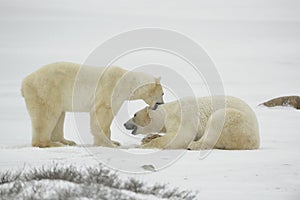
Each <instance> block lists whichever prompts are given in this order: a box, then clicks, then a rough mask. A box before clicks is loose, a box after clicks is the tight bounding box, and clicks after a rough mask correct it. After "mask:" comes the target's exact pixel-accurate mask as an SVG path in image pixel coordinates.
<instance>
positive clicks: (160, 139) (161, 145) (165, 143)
mask: <svg viewBox="0 0 300 200" xmlns="http://www.w3.org/2000/svg"><path fill="white" fill-rule="evenodd" d="M153 137H154V139H153V138H152V139H151V140H149V141H148V142H147V143H142V145H140V146H139V147H140V148H144V149H173V147H172V142H173V138H174V134H173V133H167V134H165V135H164V136H161V135H158V134H155V135H153Z"/></svg>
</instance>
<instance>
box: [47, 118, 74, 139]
mask: <svg viewBox="0 0 300 200" xmlns="http://www.w3.org/2000/svg"><path fill="white" fill-rule="evenodd" d="M64 121H65V112H62V113H61V115H60V117H59V119H58V122H57V124H56V126H55V128H54V130H53V131H52V134H51V141H53V142H60V143H62V144H65V145H76V143H75V142H73V141H71V140H66V139H65V138H64Z"/></svg>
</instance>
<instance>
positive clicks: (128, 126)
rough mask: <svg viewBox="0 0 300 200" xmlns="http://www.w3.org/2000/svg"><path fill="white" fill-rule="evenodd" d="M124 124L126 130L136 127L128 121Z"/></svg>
mask: <svg viewBox="0 0 300 200" xmlns="http://www.w3.org/2000/svg"><path fill="white" fill-rule="evenodd" d="M124 126H125V128H126V129H127V130H134V129H135V128H136V125H134V124H130V123H129V124H128V123H125V124H124Z"/></svg>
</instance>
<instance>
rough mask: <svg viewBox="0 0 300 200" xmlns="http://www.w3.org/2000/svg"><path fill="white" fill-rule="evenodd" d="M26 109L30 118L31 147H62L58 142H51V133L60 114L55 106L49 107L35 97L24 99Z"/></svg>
mask: <svg viewBox="0 0 300 200" xmlns="http://www.w3.org/2000/svg"><path fill="white" fill-rule="evenodd" d="M24 98H25V102H26V107H27V110H28V112H29V115H30V118H31V125H32V146H35V147H57V146H63V144H62V143H60V142H52V141H51V133H52V131H53V129H54V128H55V126H56V124H57V122H58V119H59V117H60V114H61V110H60V108H59V107H58V106H57V105H54V106H50V105H48V104H46V103H45V101H43V100H42V99H41V98H39V97H38V96H37V95H34V94H32V95H31V96H29V97H24Z"/></svg>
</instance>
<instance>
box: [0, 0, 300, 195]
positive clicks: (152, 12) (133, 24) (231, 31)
mask: <svg viewBox="0 0 300 200" xmlns="http://www.w3.org/2000/svg"><path fill="white" fill-rule="evenodd" d="M299 8H300V4H299V2H297V1H293V0H291V1H284V0H275V1H271V0H267V1H259V0H254V1H252V0H247V1H238V0H229V1H224V2H223V3H220V2H218V1H214V0H213V1H209V0H206V1H197V2H195V1H191V0H188V1H174V0H173V1H171V0H170V1H169V0H168V1H163V2H160V4H156V3H155V2H153V1H151V2H150V1H147V0H134V1H130V3H129V2H126V1H116V0H114V1H109V2H108V1H85V2H83V1H81V2H79V1H78V2H73V1H68V0H63V1H58V0H57V1H56V0H55V1H49V2H41V1H37V0H29V1H26V4H25V3H24V2H23V1H15V0H12V1H2V2H1V5H0V25H1V31H0V58H1V59H0V63H1V65H0V72H1V73H0V77H1V79H0V111H1V112H0V127H1V132H0V171H4V170H11V169H13V168H22V167H23V166H24V165H26V166H40V165H43V164H51V163H53V162H58V163H66V164H67V163H68V164H76V165H78V166H82V165H84V166H87V165H94V164H96V163H98V162H100V161H101V162H103V163H105V164H108V166H110V167H113V168H117V169H121V171H120V172H119V173H120V176H121V177H124V178H128V177H135V178H137V179H139V180H143V181H145V182H148V183H156V182H160V183H169V184H170V185H171V186H175V187H179V188H182V189H192V190H198V191H199V194H198V197H197V198H198V199H220V198H222V199H272V200H274V199H295V200H296V199H299V198H300V135H299V133H300V132H299V130H300V123H299V119H300V112H299V111H298V110H295V109H292V108H272V109H271V108H265V107H257V105H258V104H259V103H261V102H263V101H265V100H268V99H270V98H273V97H276V96H281V95H292V94H294V95H299V94H300V87H299V85H300V73H299V72H300V71H299V66H300V56H299V52H300V12H299ZM141 27H161V28H167V29H172V30H175V31H178V32H180V33H182V34H185V35H187V36H189V37H191V38H192V39H193V40H194V41H196V42H198V43H199V44H200V45H202V46H203V48H204V49H205V50H206V51H207V53H208V54H209V56H210V57H211V58H212V60H213V61H214V62H215V64H216V68H217V69H218V71H219V74H220V76H221V78H222V80H223V86H224V89H225V93H226V94H227V95H233V96H237V97H240V98H242V99H244V100H245V101H246V102H247V103H249V105H250V106H251V107H252V108H253V109H254V111H255V112H256V114H257V117H258V120H259V125H260V134H261V148H260V149H259V150H252V151H224V150H213V151H212V152H211V153H210V154H209V155H208V156H207V157H205V158H204V159H200V155H201V153H200V152H196V151H170V150H169V151H164V152H160V153H157V151H156V150H139V149H133V148H128V147H130V146H132V144H133V143H137V142H138V140H139V138H137V137H132V136H129V132H126V131H125V130H123V131H120V128H118V124H117V123H114V125H113V127H112V135H113V139H115V140H118V141H120V142H121V143H122V144H123V145H124V149H122V150H120V149H110V148H101V147H90V146H76V147H62V148H48V149H47V148H46V149H40V148H33V147H31V146H30V141H31V125H30V119H29V116H28V114H27V111H26V108H25V104H24V101H23V99H22V97H21V95H20V85H21V80H22V78H24V77H25V76H26V75H27V74H29V73H31V72H32V71H34V70H36V69H37V68H39V67H40V66H42V65H44V64H47V63H51V62H56V61H72V62H78V63H84V62H85V59H86V58H87V57H88V56H89V54H90V53H91V52H92V51H93V49H94V48H96V47H97V46H98V45H100V44H101V43H102V42H103V41H105V40H106V39H108V38H110V37H112V36H113V35H116V34H118V33H120V32H123V31H127V30H131V29H135V28H141ZM297 52H298V53H297ZM156 54H157V52H156V53H153V52H152V53H151V52H145V53H144V54H136V55H131V56H129V57H127V58H124V59H121V60H119V61H118V63H117V64H118V65H120V66H124V67H125V68H126V66H136V65H139V64H145V63H149V62H154V63H161V62H163V61H164V62H165V63H164V64H167V65H168V66H172V67H173V68H174V70H175V69H176V70H177V71H180V70H182V71H185V69H186V68H185V67H183V66H181V65H180V64H178V63H179V62H180V61H178V58H171V57H168V56H165V55H164V54H161V53H160V54H157V55H156ZM162 60H163V61H162ZM186 78H188V77H186ZM162 82H163V77H162ZM190 84H191V86H192V87H193V89H194V90H195V92H196V94H197V95H199V96H203V95H207V94H208V91H205V90H202V88H203V83H202V81H201V80H199V81H197V80H192V81H191V82H190ZM178 87H180V85H178ZM168 98H169V99H171V96H170V97H168V96H167V97H166V100H167V101H168V100H169V99H168ZM133 103H134V102H133ZM130 105H131V107H130V106H129V109H130V108H134V106H132V103H131V104H130ZM142 106H143V105H141V106H140V108H141V107H142ZM126 109H127V108H126ZM134 111H135V110H133V109H130V111H129V112H130V114H132V113H134ZM77 117H82V121H84V122H86V124H85V123H83V124H81V125H80V126H83V127H81V128H82V129H84V130H86V135H87V139H86V140H90V139H91V137H90V133H89V127H88V125H89V123H88V115H87V114H78V116H77ZM120 123H122V122H120ZM65 132H66V137H67V138H68V139H73V140H75V141H77V142H78V143H80V137H79V135H78V130H77V125H76V123H75V120H74V115H73V114H68V115H67V119H66V126H65ZM89 137H90V138H89ZM120 152H121V153H120ZM151 152H156V153H154V154H152V155H158V156H157V157H153V156H152V157H151V156H150V157H151V159H149V158H148V157H147V156H146V155H149V154H151ZM130 154H131V155H136V157H137V159H136V160H134V159H133V157H131V156H124V155H130ZM143 155H145V156H143ZM134 158H135V157H134ZM175 158H176V159H175ZM159 164H161V166H158V165H159ZM143 165H148V166H153V167H154V168H156V169H157V170H156V172H154V173H153V172H150V171H149V170H147V168H145V167H144V168H143V167H142V166H143ZM165 165H166V166H165ZM163 166H165V167H164V168H162V169H159V168H161V167H163ZM125 171H127V172H125ZM133 172H135V173H133Z"/></svg>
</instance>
